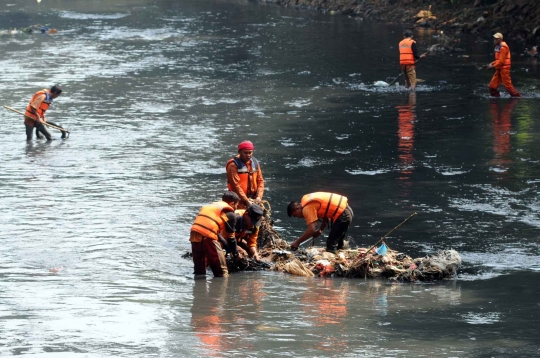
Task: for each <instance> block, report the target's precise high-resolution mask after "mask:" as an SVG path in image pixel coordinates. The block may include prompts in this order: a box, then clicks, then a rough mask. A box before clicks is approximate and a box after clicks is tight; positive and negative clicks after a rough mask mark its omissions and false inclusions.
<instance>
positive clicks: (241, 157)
mask: <svg viewBox="0 0 540 358" xmlns="http://www.w3.org/2000/svg"><path fill="white" fill-rule="evenodd" d="M254 150H255V146H254V145H253V143H251V142H250V141H243V142H242V143H240V144H239V145H238V155H237V156H235V157H234V158H231V159H229V161H228V162H227V164H226V166H225V168H226V170H227V187H228V188H229V190H231V191H234V192H235V193H236V194H238V196H239V197H240V203H239V205H238V208H239V209H244V208H247V207H248V206H249V205H250V199H252V200H254V201H255V202H256V203H260V202H261V200H262V197H263V194H264V178H263V176H262V171H261V165H260V164H259V161H258V160H257V159H255V158H254V157H253V151H254Z"/></svg>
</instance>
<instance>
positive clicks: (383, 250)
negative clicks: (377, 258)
mask: <svg viewBox="0 0 540 358" xmlns="http://www.w3.org/2000/svg"><path fill="white" fill-rule="evenodd" d="M387 252H388V247H387V246H386V244H382V245H381V246H379V248H378V249H377V255H381V256H384V255H386V253H387Z"/></svg>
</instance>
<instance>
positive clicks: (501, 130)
mask: <svg viewBox="0 0 540 358" xmlns="http://www.w3.org/2000/svg"><path fill="white" fill-rule="evenodd" d="M518 102H519V101H518V100H517V99H515V98H513V99H510V100H509V101H504V103H501V100H500V99H499V100H497V99H493V100H491V102H490V114H491V121H492V126H493V152H494V158H493V165H495V166H496V168H497V169H496V170H497V171H498V172H507V170H508V168H509V167H510V166H512V164H513V159H512V158H511V157H510V156H509V153H510V150H511V149H512V144H511V137H510V136H511V132H512V112H513V110H514V108H515V107H516V105H517V104H518Z"/></svg>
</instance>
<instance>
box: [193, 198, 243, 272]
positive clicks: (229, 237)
mask: <svg viewBox="0 0 540 358" xmlns="http://www.w3.org/2000/svg"><path fill="white" fill-rule="evenodd" d="M239 200H240V199H239V198H238V195H236V193H233V192H232V191H227V192H225V194H223V196H222V198H221V201H217V202H215V203H212V204H209V205H205V206H203V207H202V208H201V210H200V211H199V215H197V217H196V218H195V221H194V223H193V225H192V226H191V233H190V237H189V241H190V242H191V252H192V254H193V264H194V267H195V272H194V274H195V278H202V277H205V276H206V266H207V265H208V266H210V269H212V272H213V273H214V277H227V276H229V270H228V269H227V261H226V258H225V254H224V250H226V251H227V252H228V253H230V254H231V255H232V257H233V258H234V259H235V260H237V259H239V258H240V257H239V253H238V248H237V246H236V238H235V229H236V214H235V213H234V210H235V209H236V206H237V205H238V202H239Z"/></svg>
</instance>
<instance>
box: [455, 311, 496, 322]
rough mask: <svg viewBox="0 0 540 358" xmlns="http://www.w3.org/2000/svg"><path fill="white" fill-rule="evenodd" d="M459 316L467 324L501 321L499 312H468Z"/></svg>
mask: <svg viewBox="0 0 540 358" xmlns="http://www.w3.org/2000/svg"><path fill="white" fill-rule="evenodd" d="M461 317H462V318H463V320H464V321H465V322H467V323H468V324H494V323H497V322H500V321H501V313H500V312H486V313H478V312H468V313H466V314H464V315H462V316H461Z"/></svg>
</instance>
